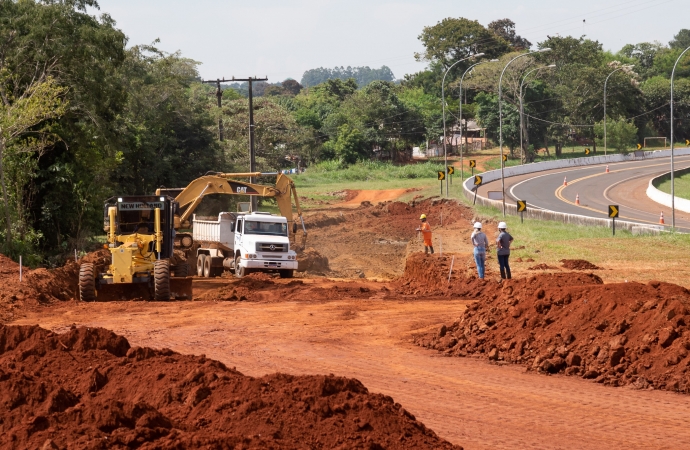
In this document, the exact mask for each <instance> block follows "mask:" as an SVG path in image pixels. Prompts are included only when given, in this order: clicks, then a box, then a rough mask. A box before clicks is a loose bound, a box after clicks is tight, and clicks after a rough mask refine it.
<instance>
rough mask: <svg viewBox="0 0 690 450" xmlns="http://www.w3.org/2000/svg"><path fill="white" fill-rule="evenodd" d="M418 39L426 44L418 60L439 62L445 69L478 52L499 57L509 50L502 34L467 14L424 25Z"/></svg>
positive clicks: (417, 56) (491, 56) (417, 57)
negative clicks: (467, 16)
mask: <svg viewBox="0 0 690 450" xmlns="http://www.w3.org/2000/svg"><path fill="white" fill-rule="evenodd" d="M419 40H420V41H421V42H422V45H424V52H422V53H415V58H416V59H417V61H430V62H431V61H437V62H439V63H440V64H441V65H442V66H443V67H446V68H448V67H450V66H451V65H452V64H453V63H454V62H456V61H458V60H460V59H463V58H467V57H468V56H470V55H473V54H475V53H484V54H486V56H485V57H486V58H496V57H498V56H500V55H502V54H504V53H507V52H508V51H510V44H509V43H508V42H506V41H505V40H504V39H503V38H502V37H500V36H497V35H496V34H494V33H493V32H491V31H489V30H487V29H486V28H485V27H484V26H483V25H482V24H480V23H479V22H478V21H476V20H469V19H465V18H464V17H459V18H457V19H456V18H452V17H448V18H446V19H443V20H442V21H440V22H438V23H437V24H436V25H433V26H430V27H424V29H423V30H422V34H420V35H419ZM465 67H467V66H465Z"/></svg>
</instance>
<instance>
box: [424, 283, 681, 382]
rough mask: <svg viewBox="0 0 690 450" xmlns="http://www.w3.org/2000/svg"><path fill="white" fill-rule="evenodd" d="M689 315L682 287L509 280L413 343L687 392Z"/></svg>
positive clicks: (534, 367)
mask: <svg viewBox="0 0 690 450" xmlns="http://www.w3.org/2000/svg"><path fill="white" fill-rule="evenodd" d="M689 313H690V292H688V290H687V289H685V288H683V287H681V286H677V285H672V284H668V283H661V282H650V283H648V284H646V285H645V284H640V283H620V284H606V285H604V284H602V283H601V280H600V279H599V278H598V277H597V276H596V275H592V274H577V273H568V274H548V275H540V276H537V277H531V278H527V279H522V280H510V281H508V282H507V283H505V285H504V286H503V287H502V289H501V291H500V292H499V293H498V295H490V296H484V297H483V298H482V300H481V302H478V303H474V304H472V305H470V306H469V307H468V309H467V310H466V311H465V313H464V315H463V316H462V317H461V318H459V319H458V320H456V321H455V322H454V323H453V324H451V325H448V326H445V325H444V326H443V327H441V330H440V332H436V333H430V334H425V335H421V336H418V337H417V338H415V340H416V342H417V343H418V344H420V345H423V346H426V347H430V348H435V349H437V350H440V351H443V352H445V353H446V354H449V355H457V356H465V355H468V354H485V355H487V356H488V357H489V359H490V360H494V361H500V360H502V361H507V362H513V363H521V364H526V365H527V366H528V367H530V368H531V369H532V370H536V371H541V372H546V373H558V372H564V373H565V374H567V375H578V376H581V377H583V378H588V379H590V378H591V379H595V380H596V381H597V382H600V383H604V384H608V385H613V386H620V385H632V386H634V387H639V388H646V387H649V386H652V387H654V388H658V389H668V390H673V391H679V392H684V393H690V374H689V373H688V366H690V357H689V356H688V355H689V354H690V353H689V352H690V330H688V324H689V323H690V315H689Z"/></svg>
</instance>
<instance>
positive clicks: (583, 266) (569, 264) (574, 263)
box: [560, 259, 601, 270]
mask: <svg viewBox="0 0 690 450" xmlns="http://www.w3.org/2000/svg"><path fill="white" fill-rule="evenodd" d="M560 262H561V263H562V266H563V267H564V268H566V269H569V270H599V269H601V267H597V266H595V265H594V264H592V263H591V262H589V261H585V260H584V259H561V261H560Z"/></svg>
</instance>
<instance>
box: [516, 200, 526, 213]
mask: <svg viewBox="0 0 690 450" xmlns="http://www.w3.org/2000/svg"><path fill="white" fill-rule="evenodd" d="M526 209H527V202H526V201H524V200H518V201H517V210H518V212H523V211H525V210H526Z"/></svg>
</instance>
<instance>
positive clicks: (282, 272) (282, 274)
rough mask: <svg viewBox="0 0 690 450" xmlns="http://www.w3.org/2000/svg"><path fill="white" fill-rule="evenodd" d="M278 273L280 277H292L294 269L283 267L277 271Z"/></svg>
mask: <svg viewBox="0 0 690 450" xmlns="http://www.w3.org/2000/svg"><path fill="white" fill-rule="evenodd" d="M278 273H279V274H280V278H292V276H293V275H294V274H295V271H294V270H292V269H283V270H280V271H278Z"/></svg>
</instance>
